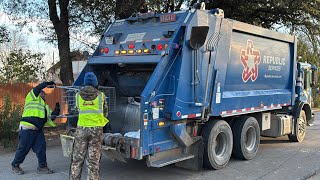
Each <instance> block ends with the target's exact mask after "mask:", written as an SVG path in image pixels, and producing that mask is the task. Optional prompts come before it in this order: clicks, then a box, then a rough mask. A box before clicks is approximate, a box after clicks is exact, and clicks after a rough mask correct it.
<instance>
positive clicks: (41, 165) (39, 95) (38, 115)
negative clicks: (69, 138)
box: [11, 82, 60, 175]
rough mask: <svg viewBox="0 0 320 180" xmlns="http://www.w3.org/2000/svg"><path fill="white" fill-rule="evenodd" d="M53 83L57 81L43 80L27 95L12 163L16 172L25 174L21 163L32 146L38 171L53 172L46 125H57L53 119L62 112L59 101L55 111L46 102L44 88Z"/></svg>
mask: <svg viewBox="0 0 320 180" xmlns="http://www.w3.org/2000/svg"><path fill="white" fill-rule="evenodd" d="M52 85H55V83H54V82H43V83H41V84H39V85H38V86H36V87H35V88H33V89H32V90H31V91H30V92H29V93H28V95H27V97H26V100H25V104H24V109H23V114H22V118H21V121H20V125H19V145H18V148H17V150H16V154H15V157H14V160H13V161H12V163H11V165H12V172H13V173H14V174H18V175H22V174H24V171H23V170H22V169H21V168H20V164H22V163H23V161H24V159H25V157H26V156H27V154H28V153H29V151H30V149H31V148H32V150H33V152H34V153H35V154H36V155H37V158H38V168H37V172H38V173H39V174H52V173H53V171H52V170H51V169H49V168H48V166H47V158H46V141H45V137H44V133H43V127H44V126H52V127H55V126H56V125H55V123H54V122H53V120H55V118H56V116H57V115H59V113H60V105H59V103H57V104H56V107H55V109H54V111H53V112H52V111H51V109H50V108H49V106H48V105H47V104H46V103H45V95H46V94H45V92H44V91H43V89H44V88H46V87H47V86H52Z"/></svg>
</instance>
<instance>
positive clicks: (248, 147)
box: [232, 116, 260, 160]
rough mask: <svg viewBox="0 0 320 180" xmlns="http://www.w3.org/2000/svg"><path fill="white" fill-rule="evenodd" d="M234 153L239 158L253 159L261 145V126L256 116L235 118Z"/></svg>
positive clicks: (233, 127)
mask: <svg viewBox="0 0 320 180" xmlns="http://www.w3.org/2000/svg"><path fill="white" fill-rule="evenodd" d="M232 133H233V142H234V144H233V151H232V155H233V156H234V157H236V158H239V159H244V160H249V159H253V158H254V157H255V156H256V154H257V152H258V150H259V146H260V127H259V123H258V121H257V120H256V118H254V117H249V116H242V117H239V118H237V119H235V120H234V124H233V126H232Z"/></svg>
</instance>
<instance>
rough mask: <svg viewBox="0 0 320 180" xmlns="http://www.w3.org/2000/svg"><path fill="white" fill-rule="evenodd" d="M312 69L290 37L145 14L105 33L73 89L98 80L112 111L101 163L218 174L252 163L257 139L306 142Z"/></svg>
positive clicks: (191, 13)
mask: <svg viewBox="0 0 320 180" xmlns="http://www.w3.org/2000/svg"><path fill="white" fill-rule="evenodd" d="M315 69H316V68H315V67H314V66H312V65H310V64H307V63H301V62H297V38H296V37H295V36H290V35H287V34H282V33H278V32H274V31H271V30H268V29H264V28H261V27H257V26H253V25H249V24H245V23H242V22H238V21H235V20H231V19H227V18H224V17H223V11H222V10H209V11H208V10H195V9H191V10H188V11H179V12H172V13H165V14H156V13H150V12H149V13H144V14H137V15H136V16H133V17H130V18H128V19H123V20H117V21H115V22H114V23H112V24H110V25H109V26H108V27H107V28H106V30H105V32H104V33H103V35H102V36H101V41H100V44H99V46H98V48H97V49H96V51H95V52H94V53H93V55H92V56H91V57H90V58H89V60H88V62H87V64H86V66H85V67H84V69H83V71H82V72H81V74H80V75H79V77H78V78H77V79H76V80H75V82H74V89H76V87H81V86H83V79H84V74H85V73H86V72H89V71H92V72H94V73H95V74H96V75H97V77H98V81H99V85H100V86H101V89H102V91H104V92H105V94H106V100H107V102H108V105H109V110H110V112H109V116H108V119H109V120H110V123H111V127H112V132H113V133H105V134H104V146H103V154H105V155H106V156H108V157H110V158H111V159H113V160H119V161H123V162H126V161H127V160H128V159H136V160H145V161H146V163H147V165H148V166H150V167H163V166H166V165H169V164H176V165H177V166H180V167H185V168H190V169H200V168H202V167H205V168H209V169H220V168H223V167H225V166H226V165H227V163H228V161H229V159H230V157H231V155H232V156H234V157H236V158H240V159H244V160H250V159H252V158H254V157H255V155H256V154H257V151H258V149H259V144H260V136H267V137H281V136H288V140H290V141H292V142H301V141H303V139H304V137H305V134H306V126H307V125H308V123H309V124H311V123H312V121H313V113H312V110H311V104H312V97H311V88H312V87H313V85H314V83H315V82H314V79H315V78H314V77H315ZM71 89H72V88H71ZM69 94H72V93H69ZM69 98H71V99H68V103H69V113H70V114H71V115H74V114H76V108H75V106H74V101H73V99H72V95H70V96H69Z"/></svg>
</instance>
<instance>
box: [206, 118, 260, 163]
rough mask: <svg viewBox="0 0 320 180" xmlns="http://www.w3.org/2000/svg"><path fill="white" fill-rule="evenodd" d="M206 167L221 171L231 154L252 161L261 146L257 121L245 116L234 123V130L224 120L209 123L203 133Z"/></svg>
mask: <svg viewBox="0 0 320 180" xmlns="http://www.w3.org/2000/svg"><path fill="white" fill-rule="evenodd" d="M202 137H203V139H204V143H205V148H204V159H203V163H204V167H206V168H209V169H221V168H223V167H225V166H226V165H227V163H228V162H229V160H230V157H231V154H233V155H234V157H237V158H240V159H252V158H253V157H254V156H255V155H256V153H257V151H258V149H259V144H260V129H259V124H258V122H257V120H256V119H255V118H253V117H249V116H243V117H239V118H238V119H236V120H235V121H234V124H233V126H232V128H231V127H230V126H229V124H228V123H227V122H226V121H224V120H213V121H211V122H208V123H207V124H206V125H205V127H204V129H203V131H202Z"/></svg>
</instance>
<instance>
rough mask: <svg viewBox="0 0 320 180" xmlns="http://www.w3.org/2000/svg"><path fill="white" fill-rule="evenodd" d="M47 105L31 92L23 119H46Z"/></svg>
mask: <svg viewBox="0 0 320 180" xmlns="http://www.w3.org/2000/svg"><path fill="white" fill-rule="evenodd" d="M45 108H46V103H45V102H44V100H43V99H42V98H41V97H40V96H38V97H37V96H35V95H34V92H33V90H31V91H30V92H29V93H28V95H27V97H26V102H25V103H24V108H23V114H22V117H23V118H24V117H37V118H44V116H45V110H46V109H45Z"/></svg>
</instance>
